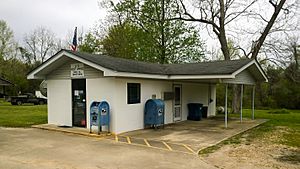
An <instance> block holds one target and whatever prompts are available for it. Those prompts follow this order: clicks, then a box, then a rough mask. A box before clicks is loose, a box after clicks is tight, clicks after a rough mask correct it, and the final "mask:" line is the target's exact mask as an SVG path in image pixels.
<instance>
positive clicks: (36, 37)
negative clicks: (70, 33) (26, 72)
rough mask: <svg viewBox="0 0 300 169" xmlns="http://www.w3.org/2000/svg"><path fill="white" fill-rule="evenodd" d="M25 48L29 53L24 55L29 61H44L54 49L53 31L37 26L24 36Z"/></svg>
mask: <svg viewBox="0 0 300 169" xmlns="http://www.w3.org/2000/svg"><path fill="white" fill-rule="evenodd" d="M24 42H25V44H26V46H25V49H26V50H27V51H28V52H29V53H30V54H27V55H24V56H25V57H30V58H26V60H27V61H28V62H30V63H35V62H37V61H40V62H44V61H45V60H46V58H47V57H48V56H50V55H51V54H53V49H55V45H56V44H55V36H54V33H53V32H51V31H50V30H49V29H46V28H44V27H38V28H37V29H35V30H34V31H33V32H31V33H29V34H26V35H25V37H24Z"/></svg>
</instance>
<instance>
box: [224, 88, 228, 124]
mask: <svg viewBox="0 0 300 169" xmlns="http://www.w3.org/2000/svg"><path fill="white" fill-rule="evenodd" d="M227 90H228V84H226V87H225V112H224V113H225V128H227V120H228V119H227V118H228V117H227V116H228V110H227Z"/></svg>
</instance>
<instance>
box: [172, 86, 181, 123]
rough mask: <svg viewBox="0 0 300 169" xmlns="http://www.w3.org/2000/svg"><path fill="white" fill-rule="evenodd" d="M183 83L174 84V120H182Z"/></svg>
mask: <svg viewBox="0 0 300 169" xmlns="http://www.w3.org/2000/svg"><path fill="white" fill-rule="evenodd" d="M181 107H182V106H181V85H174V109H173V110H174V121H180V120H181Z"/></svg>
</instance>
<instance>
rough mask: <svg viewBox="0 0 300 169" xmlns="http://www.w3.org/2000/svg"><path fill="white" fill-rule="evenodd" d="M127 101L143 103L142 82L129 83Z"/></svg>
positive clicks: (129, 102)
mask: <svg viewBox="0 0 300 169" xmlns="http://www.w3.org/2000/svg"><path fill="white" fill-rule="evenodd" d="M127 103H128V104H136V103H141V84H140V83H127Z"/></svg>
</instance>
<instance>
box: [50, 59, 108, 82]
mask: <svg viewBox="0 0 300 169" xmlns="http://www.w3.org/2000/svg"><path fill="white" fill-rule="evenodd" d="M74 63H80V62H78V61H75V60H69V61H67V62H66V63H65V64H63V65H62V66H60V67H58V68H57V69H56V70H54V71H52V72H51V73H49V75H48V76H47V79H71V64H74ZM83 70H84V78H86V79H88V78H89V79H91V78H99V77H103V72H102V71H99V70H97V69H95V68H93V67H90V66H88V65H85V64H84V68H83Z"/></svg>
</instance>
